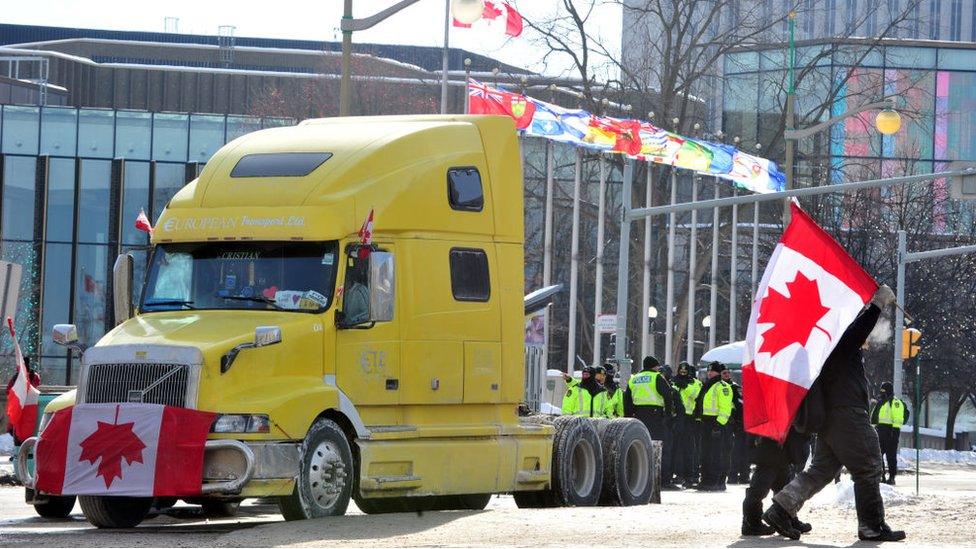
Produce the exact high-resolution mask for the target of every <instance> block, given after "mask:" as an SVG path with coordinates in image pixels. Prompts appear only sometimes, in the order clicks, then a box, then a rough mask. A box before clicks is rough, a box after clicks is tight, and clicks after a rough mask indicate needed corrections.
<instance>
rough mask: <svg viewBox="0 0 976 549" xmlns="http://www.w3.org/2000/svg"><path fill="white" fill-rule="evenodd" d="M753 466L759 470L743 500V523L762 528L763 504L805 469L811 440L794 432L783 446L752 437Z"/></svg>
mask: <svg viewBox="0 0 976 549" xmlns="http://www.w3.org/2000/svg"><path fill="white" fill-rule="evenodd" d="M750 440H755V444H754V445H752V447H751V449H752V452H753V453H752V460H751V461H752V462H753V463H755V464H756V469H755V470H754V471H753V472H752V478H751V479H749V487H748V488H746V496H745V498H744V499H743V500H742V522H743V523H744V524H748V525H759V524H761V520H762V512H763V507H762V502H763V499H765V498H766V496H767V495H768V494H769V492H770V490H772V491H773V492H778V491H780V490H782V489H783V487H784V486H786V483H787V482H789V481H790V480H792V478H793V477H794V476H795V474H796V472H798V471H800V470H802V469H803V467H804V465H806V462H807V458H808V457H810V439H809V438H808V437H807V436H806V435H801V434H799V433H797V432H795V431H791V432H790V434H789V436H788V437H787V438H786V442H785V443H784V444H783V446H780V445H779V444H778V443H777V442H776V441H774V440H772V439H768V438H761V437H750Z"/></svg>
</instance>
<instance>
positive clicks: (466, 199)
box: [447, 168, 485, 212]
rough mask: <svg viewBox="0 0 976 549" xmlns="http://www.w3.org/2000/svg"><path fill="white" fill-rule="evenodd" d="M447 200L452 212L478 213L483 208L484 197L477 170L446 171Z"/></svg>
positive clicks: (458, 169)
mask: <svg viewBox="0 0 976 549" xmlns="http://www.w3.org/2000/svg"><path fill="white" fill-rule="evenodd" d="M447 199H448V201H449V202H450V203H451V208H452V209H454V210H461V211H465V212H480V211H481V210H482V209H483V208H484V207H485V195H484V191H483V190H482V188H481V174H480V173H478V168H451V169H450V170H447Z"/></svg>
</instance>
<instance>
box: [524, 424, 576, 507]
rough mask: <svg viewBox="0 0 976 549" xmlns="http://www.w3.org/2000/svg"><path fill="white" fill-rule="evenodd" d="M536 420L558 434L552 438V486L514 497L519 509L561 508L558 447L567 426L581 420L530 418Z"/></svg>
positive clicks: (550, 468) (550, 469)
mask: <svg viewBox="0 0 976 549" xmlns="http://www.w3.org/2000/svg"><path fill="white" fill-rule="evenodd" d="M530 418H536V421H534V422H533V423H542V424H546V425H552V426H553V427H555V429H556V432H555V434H554V435H553V438H552V460H551V464H550V466H549V471H550V476H551V478H550V485H549V488H547V489H545V490H532V491H523V492H513V493H512V496H513V497H514V498H515V505H516V506H517V507H518V508H519V509H549V508H552V507H559V506H560V505H562V503H561V501H560V500H559V497H558V495H557V494H556V480H555V477H556V447H558V446H559V444H560V442H559V441H560V440H561V439H562V438H563V437H564V436H565V435H566V426H567V425H570V424H573V423H575V422H576V421H577V420H579V419H580V418H579V417H577V416H570V415H565V416H530V417H529V418H524V419H530Z"/></svg>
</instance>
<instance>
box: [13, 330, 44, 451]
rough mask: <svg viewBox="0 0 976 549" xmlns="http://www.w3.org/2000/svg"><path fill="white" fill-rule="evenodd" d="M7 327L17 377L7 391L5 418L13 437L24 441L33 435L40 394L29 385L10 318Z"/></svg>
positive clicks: (28, 378) (25, 367) (25, 365)
mask: <svg viewBox="0 0 976 549" xmlns="http://www.w3.org/2000/svg"><path fill="white" fill-rule="evenodd" d="M7 327H8V328H10V338H11V339H13V340H14V360H15V361H16V363H17V364H16V367H17V377H15V378H14V382H13V384H11V385H10V389H9V390H8V391H7V418H8V419H9V420H10V425H12V426H13V428H14V435H16V437H17V438H18V439H20V440H25V439H27V438H29V437H31V436H33V435H34V426H35V425H37V397H38V396H39V395H40V392H39V391H38V390H37V387H34V386H33V385H31V382H30V375H29V374H28V372H27V364H26V363H25V362H24V355H23V354H21V352H20V343H19V342H18V341H17V332H16V330H14V320H13V319H12V318H8V319H7Z"/></svg>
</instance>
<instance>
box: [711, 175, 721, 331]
mask: <svg viewBox="0 0 976 549" xmlns="http://www.w3.org/2000/svg"><path fill="white" fill-rule="evenodd" d="M714 183H715V200H718V199H719V196H720V195H719V192H720V191H719V185H718V179H717V178H716V179H715V180H714ZM720 213H721V212H720V211H719V209H718V206H716V207H714V208H712V278H711V288H710V289H709V296H708V297H709V304H708V314H709V319H710V320H711V322H710V323H709V325H708V348H709V349H714V348H715V339H716V336H717V332H718V244H719V242H718V232H719V227H720V225H719V223H721V218H720Z"/></svg>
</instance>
